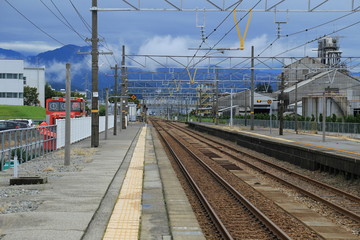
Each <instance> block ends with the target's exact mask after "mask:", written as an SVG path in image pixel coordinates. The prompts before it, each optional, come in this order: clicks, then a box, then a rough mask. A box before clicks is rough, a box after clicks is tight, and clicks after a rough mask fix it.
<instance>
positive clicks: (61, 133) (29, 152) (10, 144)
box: [0, 115, 114, 171]
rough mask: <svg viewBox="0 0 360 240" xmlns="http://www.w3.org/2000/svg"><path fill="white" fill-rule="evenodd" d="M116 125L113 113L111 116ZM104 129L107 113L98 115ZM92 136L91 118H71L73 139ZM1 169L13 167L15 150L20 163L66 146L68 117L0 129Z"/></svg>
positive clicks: (103, 129)
mask: <svg viewBox="0 0 360 240" xmlns="http://www.w3.org/2000/svg"><path fill="white" fill-rule="evenodd" d="M108 121H109V122H108V129H110V128H113V127H114V116H113V115H110V116H109V119H108ZM103 131H105V117H104V116H102V117H99V132H103ZM90 136H91V118H90V117H83V118H72V119H71V143H75V142H78V141H81V140H82V139H85V138H87V137H90ZM0 141H1V142H0V171H3V170H6V169H7V168H10V167H12V165H13V159H14V156H15V154H16V155H17V157H18V161H19V163H20V164H21V163H24V162H27V161H29V160H31V159H33V158H36V157H42V156H44V155H46V154H48V153H50V152H52V151H54V150H56V149H59V148H62V147H64V146H65V119H59V120H58V121H57V125H52V126H42V127H33V128H21V129H13V130H5V131H0Z"/></svg>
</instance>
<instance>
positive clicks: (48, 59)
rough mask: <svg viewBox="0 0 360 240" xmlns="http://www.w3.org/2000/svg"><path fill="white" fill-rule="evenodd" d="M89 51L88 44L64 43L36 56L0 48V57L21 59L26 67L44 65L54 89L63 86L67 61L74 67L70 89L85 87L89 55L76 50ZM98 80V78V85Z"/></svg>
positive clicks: (46, 75)
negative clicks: (81, 45)
mask: <svg viewBox="0 0 360 240" xmlns="http://www.w3.org/2000/svg"><path fill="white" fill-rule="evenodd" d="M90 51H91V47H90V46H85V47H80V46H76V45H66V46H63V47H61V48H57V49H54V50H51V51H46V52H43V53H40V54H38V55H36V56H28V57H25V56H24V55H23V54H21V53H19V52H16V51H12V50H7V49H2V48H0V58H11V59H13V58H15V59H23V60H24V61H25V66H27V67H37V66H39V67H42V66H45V69H46V70H45V77H46V81H47V82H49V83H50V84H51V86H52V87H53V88H55V89H56V90H60V89H62V88H65V64H66V63H67V62H69V63H71V64H72V67H74V70H73V71H71V79H72V84H71V85H72V89H77V90H84V89H85V88H86V84H84V82H85V81H86V79H85V76H86V75H88V76H89V79H88V81H89V82H90V81H91V74H90V73H91V69H90V66H91V65H90V64H89V61H88V59H89V57H90V56H89V55H85V54H78V52H90ZM100 80H101V79H100V78H99V85H100ZM89 85H90V84H89ZM89 87H90V86H88V88H89ZM99 87H100V86H99Z"/></svg>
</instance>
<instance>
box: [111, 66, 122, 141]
mask: <svg viewBox="0 0 360 240" xmlns="http://www.w3.org/2000/svg"><path fill="white" fill-rule="evenodd" d="M111 69H114V70H115V74H114V88H115V89H114V95H115V102H114V135H116V134H117V108H118V107H117V102H118V77H119V75H118V69H120V68H119V67H118V65H117V64H115V67H111ZM121 102H122V101H121V97H120V103H121Z"/></svg>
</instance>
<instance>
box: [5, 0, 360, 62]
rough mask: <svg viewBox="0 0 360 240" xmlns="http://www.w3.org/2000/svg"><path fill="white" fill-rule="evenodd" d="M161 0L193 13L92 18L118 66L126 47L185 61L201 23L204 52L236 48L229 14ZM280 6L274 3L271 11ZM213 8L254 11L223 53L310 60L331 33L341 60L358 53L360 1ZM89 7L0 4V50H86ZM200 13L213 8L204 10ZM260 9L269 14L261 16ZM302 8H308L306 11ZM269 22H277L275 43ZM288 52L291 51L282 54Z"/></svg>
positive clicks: (81, 3)
mask: <svg viewBox="0 0 360 240" xmlns="http://www.w3.org/2000/svg"><path fill="white" fill-rule="evenodd" d="M125 2H126V1H120V0H117V1H115V0H100V1H98V7H99V8H101V9H105V8H107V9H114V8H117V9H121V10H124V9H131V8H132V7H131V6H130V5H129V4H126V3H125ZM127 2H129V3H130V4H132V5H133V6H134V7H139V3H140V7H141V8H142V9H146V10H149V9H154V8H156V9H160V8H167V9H174V8H173V7H172V6H171V5H170V4H169V3H167V1H166V0H151V1H149V0H127ZM168 2H170V3H172V4H173V5H175V6H177V7H181V6H182V8H183V9H184V10H185V9H199V10H198V11H111V12H108V11H101V12H99V14H98V18H99V33H100V35H101V38H104V39H105V42H102V43H101V45H104V46H107V48H109V49H111V50H112V51H113V52H114V53H115V55H114V58H116V59H118V60H119V62H120V58H121V54H120V49H121V46H122V45H125V46H126V49H127V53H128V54H135V55H140V54H154V55H186V56H192V55H194V53H195V51H194V50H190V49H193V48H197V47H199V46H200V45H201V44H202V39H201V31H200V30H201V28H200V27H199V26H200V25H202V26H204V36H206V37H207V39H206V41H205V43H203V44H202V45H201V46H202V47H203V48H238V47H239V38H238V34H237V31H236V28H234V19H233V15H232V14H231V12H229V11H212V10H214V9H216V7H215V6H214V5H212V4H211V3H210V1H207V0H168ZM279 2H280V4H279V5H277V6H276V7H274V8H271V7H272V6H274V5H276V4H277V3H279ZM212 3H214V4H216V5H218V6H219V7H220V8H229V7H231V9H233V7H234V6H237V9H238V10H246V9H251V8H253V9H254V10H253V13H252V19H251V23H250V26H249V28H248V32H247V36H246V39H245V50H244V51H226V52H225V53H223V54H225V55H227V56H249V55H250V47H251V46H252V45H253V46H254V47H255V54H256V55H258V54H260V53H261V56H296V57H301V56H305V55H309V56H316V52H315V51H314V49H316V47H317V42H316V41H313V40H314V39H317V38H319V37H321V36H324V35H327V34H331V33H334V34H332V35H333V36H337V37H339V39H340V44H341V50H342V51H343V56H354V57H356V56H360V48H359V42H360V41H359V40H360V38H359V35H360V31H359V29H360V24H359V20H360V13H359V12H357V11H353V12H350V11H348V10H350V9H356V10H359V8H358V7H359V6H360V0H342V1H338V0H329V1H324V0H310V1H309V0H297V1H294V0H285V1H282V0H260V1H258V0H255V1H254V0H252V1H250V0H243V1H236V0H229V1H227V0H212ZM237 3H239V4H237ZM322 3H324V4H322ZM321 4H322V5H321ZM319 5H320V6H319ZM90 8H91V0H26V1H24V0H0V16H1V18H0V25H1V27H0V36H1V38H0V48H5V49H11V50H16V51H20V52H22V53H25V54H27V55H35V54H38V53H40V52H43V51H47V50H53V49H55V48H58V47H61V46H63V45H67V44H75V45H79V46H85V45H87V44H89V43H87V42H86V41H84V39H85V38H91V32H90V30H89V29H90V27H89V26H90V25H91V12H90ZM204 8H205V9H212V10H209V11H206V12H204V10H203V9H204ZM266 8H267V9H268V10H269V11H263V10H264V9H266ZM275 9H276V10H277V12H276V13H275ZM308 9H312V10H313V11H312V12H305V10H308ZM283 10H288V11H283ZM248 17H249V13H248V12H246V11H239V12H238V13H237V20H241V21H240V22H239V27H240V29H241V33H242V34H243V33H244V30H245V28H246V27H245V26H246V24H247V20H248ZM276 22H282V24H281V36H280V38H279V39H277V34H278V33H277V27H278V25H277V24H276ZM214 30H216V31H214ZM276 39H277V40H276ZM274 40H276V41H275V42H274V43H273V44H272V45H271V46H270V44H271V43H272V42H273V41H274ZM307 42H309V43H308V44H306V43H307ZM298 46H300V47H298ZM290 49H293V50H291V51H288V50H290ZM263 50H265V51H264V52H263ZM105 51H106V50H105ZM204 53H206V51H200V52H198V54H199V55H201V54H204ZM102 58H103V57H102ZM102 61H104V60H102Z"/></svg>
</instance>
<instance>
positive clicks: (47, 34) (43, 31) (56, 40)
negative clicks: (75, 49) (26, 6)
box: [5, 0, 65, 46]
mask: <svg viewBox="0 0 360 240" xmlns="http://www.w3.org/2000/svg"><path fill="white" fill-rule="evenodd" d="M5 2H6V3H7V4H8V5H9V6H10V7H12V8H13V9H14V10H15V11H16V12H17V13H19V14H20V15H21V16H22V17H24V18H25V19H26V20H27V21H28V22H29V23H31V24H32V25H33V26H34V27H36V28H37V29H38V30H40V31H41V32H42V33H44V34H45V35H46V36H48V37H49V38H51V39H53V40H54V41H55V42H57V43H59V44H61V45H62V46H65V44H64V43H63V42H61V41H60V40H58V39H56V38H55V37H53V36H51V35H50V34H49V33H47V32H46V31H45V30H43V29H42V28H41V27H39V26H38V25H36V24H35V23H34V22H33V21H31V20H30V19H29V18H28V17H26V16H25V15H24V14H23V13H22V12H20V11H19V10H18V9H17V8H16V7H15V6H14V5H12V4H11V3H9V2H8V0H5Z"/></svg>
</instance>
